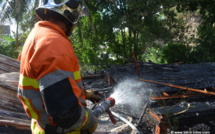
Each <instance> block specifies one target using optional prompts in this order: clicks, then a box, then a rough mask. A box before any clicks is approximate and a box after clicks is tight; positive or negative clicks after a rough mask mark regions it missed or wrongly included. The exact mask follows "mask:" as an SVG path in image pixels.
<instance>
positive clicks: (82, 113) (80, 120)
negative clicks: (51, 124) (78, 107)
mask: <svg viewBox="0 0 215 134" xmlns="http://www.w3.org/2000/svg"><path fill="white" fill-rule="evenodd" d="M85 113H86V110H85V108H84V107H82V111H81V116H80V118H79V120H78V121H77V122H76V123H75V124H74V125H72V126H71V127H70V128H67V129H63V128H61V127H57V131H56V133H62V130H63V131H64V133H68V132H71V131H72V130H74V129H77V128H78V127H80V126H81V125H82V123H83V121H84V116H85ZM37 123H38V124H39V126H40V127H41V128H43V129H45V126H46V124H45V123H43V122H40V121H37Z"/></svg>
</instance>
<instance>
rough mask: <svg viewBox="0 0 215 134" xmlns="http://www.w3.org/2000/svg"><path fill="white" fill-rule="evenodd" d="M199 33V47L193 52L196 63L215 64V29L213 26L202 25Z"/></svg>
mask: <svg viewBox="0 0 215 134" xmlns="http://www.w3.org/2000/svg"><path fill="white" fill-rule="evenodd" d="M198 32H199V38H198V40H197V42H198V43H199V45H198V46H196V47H195V49H194V51H193V52H192V54H193V55H194V57H195V59H194V60H195V62H215V53H214V52H215V45H214V42H215V28H214V27H213V26H211V25H201V26H200V27H199V30H198Z"/></svg>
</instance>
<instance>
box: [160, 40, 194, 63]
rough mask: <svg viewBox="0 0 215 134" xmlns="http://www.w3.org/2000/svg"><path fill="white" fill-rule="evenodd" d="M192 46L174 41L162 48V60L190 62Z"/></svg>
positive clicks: (167, 61) (165, 61)
mask: <svg viewBox="0 0 215 134" xmlns="http://www.w3.org/2000/svg"><path fill="white" fill-rule="evenodd" d="M190 53H191V47H189V46H186V45H183V44H178V43H173V44H167V45H166V46H165V47H164V48H163V49H162V60H161V62H163V63H177V62H181V63H190V62H191V61H190Z"/></svg>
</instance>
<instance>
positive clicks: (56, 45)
mask: <svg viewBox="0 0 215 134" xmlns="http://www.w3.org/2000/svg"><path fill="white" fill-rule="evenodd" d="M81 10H82V2H81V1H80V0H55V1H53V0H40V3H39V7H37V8H36V10H35V12H36V15H37V16H38V17H39V18H40V19H41V20H40V21H39V22H37V23H36V24H35V26H34V28H33V29H32V31H31V32H30V34H29V35H28V37H27V39H26V41H25V44H24V46H23V50H22V52H21V53H20V55H19V58H18V59H19V60H20V63H21V64H20V78H19V86H18V94H17V95H18V97H19V99H20V100H21V102H22V104H23V107H24V110H25V112H26V114H27V115H28V116H29V117H30V118H31V131H32V133H33V134H82V133H93V132H94V131H95V129H96V127H97V124H98V120H97V118H96V117H95V116H94V115H93V114H92V111H90V110H89V109H87V108H86V106H87V105H86V99H89V100H92V101H99V100H100V99H101V96H100V95H98V94H96V93H95V92H93V90H84V87H83V85H82V80H81V74H80V67H79V63H78V59H77V57H76V55H75V53H74V49H73V47H72V45H71V42H70V41H69V39H68V36H69V35H70V34H71V32H72V30H73V28H74V26H75V24H76V23H77V21H78V19H79V16H80V14H81Z"/></svg>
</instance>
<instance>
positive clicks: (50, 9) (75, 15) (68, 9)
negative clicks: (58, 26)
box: [35, 0, 82, 24]
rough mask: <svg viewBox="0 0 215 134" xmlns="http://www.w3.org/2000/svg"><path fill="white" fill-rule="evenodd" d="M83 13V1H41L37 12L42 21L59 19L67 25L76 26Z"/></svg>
mask: <svg viewBox="0 0 215 134" xmlns="http://www.w3.org/2000/svg"><path fill="white" fill-rule="evenodd" d="M81 11H82V1H81V0H40V1H39V6H38V7H37V8H36V10H35V12H36V14H37V16H38V17H39V18H40V19H42V20H47V19H49V18H51V17H56V18H59V19H60V20H62V21H64V22H65V23H66V24H68V23H71V24H76V23H77V22H78V20H79V16H80V14H81Z"/></svg>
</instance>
